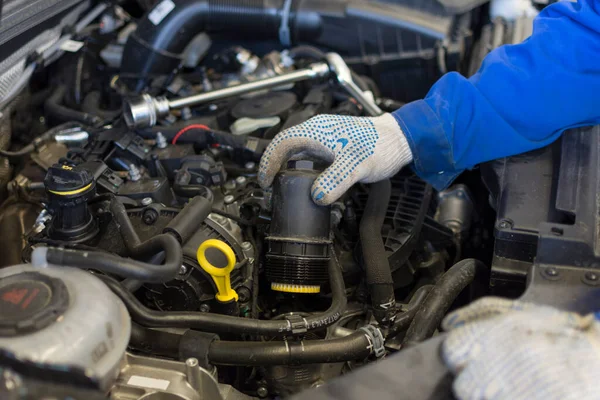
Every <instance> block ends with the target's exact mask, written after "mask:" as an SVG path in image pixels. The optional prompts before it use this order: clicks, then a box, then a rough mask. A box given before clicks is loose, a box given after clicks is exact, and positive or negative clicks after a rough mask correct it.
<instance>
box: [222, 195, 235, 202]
mask: <svg viewBox="0 0 600 400" xmlns="http://www.w3.org/2000/svg"><path fill="white" fill-rule="evenodd" d="M223 201H224V202H225V204H231V203H233V202H234V201H235V197H233V195H231V194H228V195H227V196H225V197H224V198H223Z"/></svg>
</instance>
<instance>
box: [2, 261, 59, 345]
mask: <svg viewBox="0 0 600 400" xmlns="http://www.w3.org/2000/svg"><path fill="white" fill-rule="evenodd" d="M68 307H69V292H68V290H67V287H66V286H65V284H64V283H63V282H62V281H61V280H59V279H56V278H51V277H49V276H46V275H42V274H39V273H37V272H24V273H21V274H16V275H11V276H8V277H6V278H3V279H0V337H12V336H19V335H23V334H29V333H34V332H37V331H39V330H41V329H44V328H45V327H47V326H49V325H51V324H52V323H54V322H55V321H56V320H57V319H58V318H59V317H60V316H61V315H62V314H64V312H65V311H66V310H67V309H68Z"/></svg>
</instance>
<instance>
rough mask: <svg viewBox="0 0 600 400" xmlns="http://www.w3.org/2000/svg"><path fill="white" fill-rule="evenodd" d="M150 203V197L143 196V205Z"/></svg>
mask: <svg viewBox="0 0 600 400" xmlns="http://www.w3.org/2000/svg"><path fill="white" fill-rule="evenodd" d="M150 204H152V197H144V198H143V199H142V205H143V206H149V205H150Z"/></svg>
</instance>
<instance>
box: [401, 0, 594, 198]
mask: <svg viewBox="0 0 600 400" xmlns="http://www.w3.org/2000/svg"><path fill="white" fill-rule="evenodd" d="M393 115H394V116H395V118H396V120H397V121H398V123H399V124H400V127H401V128H402V130H403V132H404V133H405V134H406V136H407V139H408V142H409V144H410V147H411V150H412V153H413V160H414V165H413V168H414V170H415V171H416V173H417V174H418V175H419V176H421V177H422V178H423V179H425V180H426V181H428V182H430V183H431V184H432V185H433V186H434V187H436V188H438V189H442V188H444V187H446V186H447V185H449V184H450V183H451V182H452V180H454V178H455V177H456V176H457V175H458V174H460V173H461V172H462V171H464V170H465V169H468V168H472V167H473V166H475V165H477V164H479V163H481V162H484V161H489V160H493V159H496V158H501V157H506V156H510V155H515V154H519V153H523V152H526V151H529V150H533V149H537V148H540V147H543V146H546V145H548V144H550V143H551V142H553V141H554V140H556V139H557V138H558V137H559V136H560V134H561V133H562V132H563V131H564V130H565V129H568V128H573V127H578V126H586V125H595V124H598V123H600V0H579V2H578V3H571V2H560V3H556V4H553V5H551V6H549V7H546V8H545V9H544V10H543V11H542V12H541V13H540V15H539V16H538V17H537V18H536V19H535V22H534V29H533V34H532V36H531V37H530V38H528V39H527V40H526V41H524V42H523V43H521V44H518V45H507V46H502V47H500V48H498V49H496V50H494V51H492V52H491V53H490V54H489V55H488V56H487V57H486V58H485V60H484V62H483V64H482V66H481V69H480V70H479V71H478V72H477V74H475V75H474V76H472V77H471V78H470V79H466V78H465V77H463V76H461V75H459V74H458V73H449V74H446V75H444V76H443V77H442V78H441V79H440V80H439V81H438V82H437V83H436V84H435V85H434V86H433V87H432V89H431V90H430V92H429V93H428V94H427V97H426V98H425V99H424V100H419V101H415V102H413V103H409V104H407V105H406V106H404V107H402V108H401V109H399V110H397V111H396V112H394V114H393Z"/></svg>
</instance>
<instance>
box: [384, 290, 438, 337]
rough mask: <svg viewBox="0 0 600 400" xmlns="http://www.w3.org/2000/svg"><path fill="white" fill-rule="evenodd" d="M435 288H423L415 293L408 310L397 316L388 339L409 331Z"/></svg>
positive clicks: (388, 333)
mask: <svg viewBox="0 0 600 400" xmlns="http://www.w3.org/2000/svg"><path fill="white" fill-rule="evenodd" d="M431 288H433V286H432V285H426V286H421V287H420V288H418V289H417V290H416V291H415V294H414V295H413V297H412V298H411V299H410V303H408V310H406V311H404V312H403V313H402V314H400V315H397V316H396V318H395V319H394V324H393V325H392V326H391V327H390V329H389V330H388V332H387V335H386V339H390V338H393V337H395V336H397V335H398V334H399V333H401V332H404V331H406V330H407V329H408V327H409V326H410V324H411V323H412V321H413V319H414V318H415V315H417V311H419V309H420V308H421V305H422V304H423V302H424V301H425V299H426V298H427V295H428V294H429V292H430V291H431Z"/></svg>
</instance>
